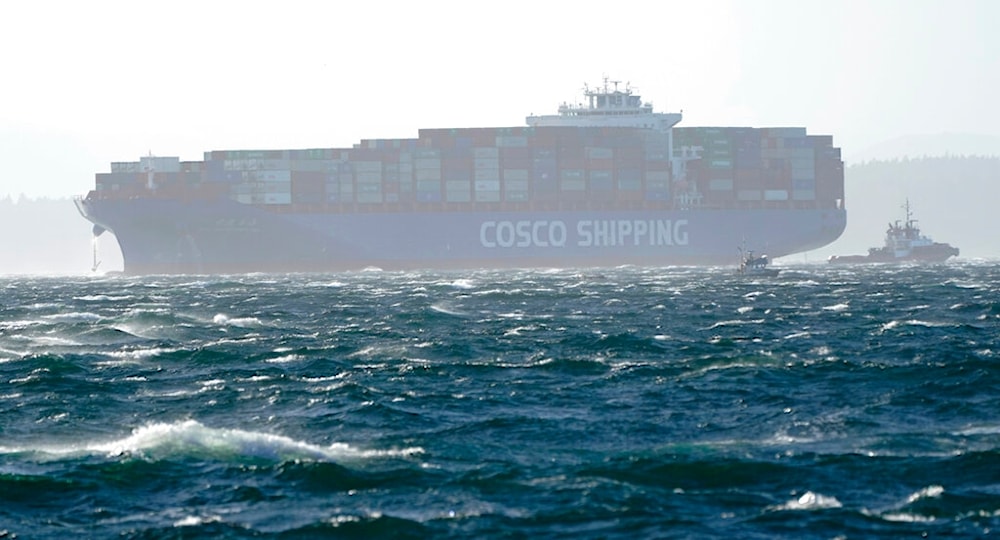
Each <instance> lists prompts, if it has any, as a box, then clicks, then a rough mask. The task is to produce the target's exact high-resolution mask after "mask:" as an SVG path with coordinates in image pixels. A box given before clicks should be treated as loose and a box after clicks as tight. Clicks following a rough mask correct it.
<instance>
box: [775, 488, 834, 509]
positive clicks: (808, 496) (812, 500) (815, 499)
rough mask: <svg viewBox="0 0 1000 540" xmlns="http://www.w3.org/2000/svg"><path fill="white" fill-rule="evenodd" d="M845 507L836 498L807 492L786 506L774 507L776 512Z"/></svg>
mask: <svg viewBox="0 0 1000 540" xmlns="http://www.w3.org/2000/svg"><path fill="white" fill-rule="evenodd" d="M842 506H844V505H843V504H841V503H840V501H838V500H837V498H836V497H828V496H826V495H820V494H819V493H813V492H812V491H807V492H805V493H803V494H802V495H801V496H799V497H798V498H797V499H792V500H790V501H788V502H786V503H785V504H781V505H778V506H774V507H772V509H774V510H825V509H828V508H840V507H842Z"/></svg>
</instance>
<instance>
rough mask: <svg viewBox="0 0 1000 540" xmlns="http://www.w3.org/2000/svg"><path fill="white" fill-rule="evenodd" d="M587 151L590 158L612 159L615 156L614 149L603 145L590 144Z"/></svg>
mask: <svg viewBox="0 0 1000 540" xmlns="http://www.w3.org/2000/svg"><path fill="white" fill-rule="evenodd" d="M586 152H587V157H588V158H590V159H611V158H613V157H614V151H613V150H611V149H610V148H604V147H601V146H588V147H587V149H586Z"/></svg>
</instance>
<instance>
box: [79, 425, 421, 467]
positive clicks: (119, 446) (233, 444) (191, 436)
mask: <svg viewBox="0 0 1000 540" xmlns="http://www.w3.org/2000/svg"><path fill="white" fill-rule="evenodd" d="M85 449H86V450H87V451H90V452H99V453H102V454H106V455H108V456H122V455H139V456H143V457H146V458H152V459H157V458H164V457H171V456H199V457H208V458H215V459H238V458H256V459H265V460H273V461H293V460H313V461H339V460H344V459H359V458H372V457H408V456H412V455H416V454H421V453H423V449H422V448H419V447H413V448H402V449H385V450H378V449H358V448H355V447H353V446H351V445H349V444H346V443H334V444H331V445H330V446H320V445H315V444H311V443H307V442H303V441H297V440H295V439H292V438H290V437H286V436H284V435H274V434H270V433H263V432H257V431H245V430H241V429H221V428H211V427H207V426H205V425H203V424H201V423H200V422H198V421H196V420H184V421H181V422H176V423H172V424H167V423H153V424H148V425H145V426H142V427H139V428H136V429H135V430H133V431H132V433H131V434H130V435H129V436H128V437H125V438H123V439H119V440H115V441H111V442H107V443H98V444H90V445H88V446H86V447H85Z"/></svg>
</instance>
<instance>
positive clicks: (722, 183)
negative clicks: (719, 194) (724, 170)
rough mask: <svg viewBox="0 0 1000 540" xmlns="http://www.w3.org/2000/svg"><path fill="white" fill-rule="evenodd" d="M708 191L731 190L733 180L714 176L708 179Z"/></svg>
mask: <svg viewBox="0 0 1000 540" xmlns="http://www.w3.org/2000/svg"><path fill="white" fill-rule="evenodd" d="M708 189H709V190H710V191H732V190H733V181H732V180H731V179H729V178H714V179H712V180H709V181H708Z"/></svg>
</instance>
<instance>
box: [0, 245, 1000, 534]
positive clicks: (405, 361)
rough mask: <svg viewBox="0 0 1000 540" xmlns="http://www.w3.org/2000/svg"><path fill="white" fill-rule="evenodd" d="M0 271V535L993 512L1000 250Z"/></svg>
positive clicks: (415, 530) (927, 529)
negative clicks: (766, 271)
mask: <svg viewBox="0 0 1000 540" xmlns="http://www.w3.org/2000/svg"><path fill="white" fill-rule="evenodd" d="M776 267H778V268H780V269H781V273H780V274H779V275H778V276H776V277H759V278H754V277H741V276H739V275H737V274H736V273H735V272H734V269H733V268H725V267H715V268H681V267H667V268H638V267H620V268H610V269H571V270H565V269H560V270H517V271H512V270H507V271H466V272H384V271H379V270H377V269H369V270H366V271H359V272H353V273H335V274H333V273H332V274H280V275H279V274H247V275H226V276H144V277H125V276H100V275H88V276H59V277H52V276H50V277H26V276H5V277H0V538H3V539H8V538H11V539H12V538H21V539H35V538H41V539H49V538H58V539H63V540H64V539H67V538H144V539H154V538H289V539H292V538H366V539H367V538H573V539H586V538H621V539H625V538H628V539H633V538H695V539H697V538H749V539H753V538H796V539H809V538H817V539H850V538H866V539H867V538H981V537H993V536H997V535H998V534H1000V263H998V262H996V261H992V262H991V261H957V262H951V263H948V264H942V265H935V266H887V265H864V266H831V265H825V264H806V263H803V264H787V265H782V264H781V263H780V261H779V264H777V265H776Z"/></svg>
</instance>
